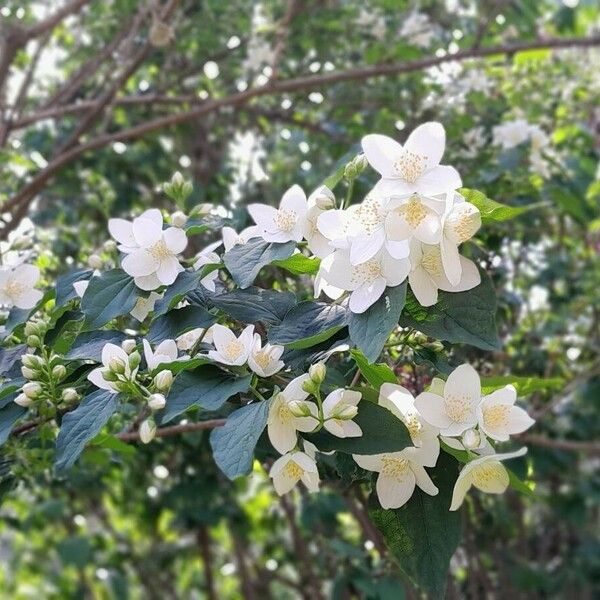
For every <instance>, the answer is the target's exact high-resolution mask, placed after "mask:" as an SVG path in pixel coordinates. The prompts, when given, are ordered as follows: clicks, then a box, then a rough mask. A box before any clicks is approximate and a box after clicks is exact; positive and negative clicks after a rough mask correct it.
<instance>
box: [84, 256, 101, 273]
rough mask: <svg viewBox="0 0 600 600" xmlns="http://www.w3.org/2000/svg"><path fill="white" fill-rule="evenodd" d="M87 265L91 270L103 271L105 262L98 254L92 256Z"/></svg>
mask: <svg viewBox="0 0 600 600" xmlns="http://www.w3.org/2000/svg"><path fill="white" fill-rule="evenodd" d="M87 263H88V267H90V268H91V269H101V268H102V267H103V266H104V261H103V260H102V259H101V258H100V257H99V256H98V255H97V254H90V256H89V257H88V261H87Z"/></svg>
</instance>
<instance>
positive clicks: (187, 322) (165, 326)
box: [147, 306, 217, 344]
mask: <svg viewBox="0 0 600 600" xmlns="http://www.w3.org/2000/svg"><path fill="white" fill-rule="evenodd" d="M216 320H217V317H215V315H212V314H210V313H209V312H208V311H207V310H206V309H205V308H202V307H201V306H184V307H183V308H180V309H178V310H171V311H169V312H168V313H167V314H165V315H162V316H161V317H159V318H158V319H156V320H155V321H154V322H153V323H152V325H150V329H149V331H148V335H147V337H148V340H150V341H151V342H152V343H153V344H156V343H158V342H162V341H163V340H167V339H175V338H176V337H178V336H180V335H181V334H183V333H185V332H186V331H190V330H192V329H196V328H197V327H203V328H204V329H206V328H207V327H210V326H211V325H212V324H213V323H215V321H216Z"/></svg>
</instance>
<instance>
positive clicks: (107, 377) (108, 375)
mask: <svg viewBox="0 0 600 600" xmlns="http://www.w3.org/2000/svg"><path fill="white" fill-rule="evenodd" d="M100 374H101V375H102V379H104V381H108V382H109V383H112V382H114V381H119V377H118V376H117V374H116V373H115V372H113V371H111V370H110V369H102V371H100Z"/></svg>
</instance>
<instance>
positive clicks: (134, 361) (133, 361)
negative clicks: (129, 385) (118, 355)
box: [129, 350, 142, 371]
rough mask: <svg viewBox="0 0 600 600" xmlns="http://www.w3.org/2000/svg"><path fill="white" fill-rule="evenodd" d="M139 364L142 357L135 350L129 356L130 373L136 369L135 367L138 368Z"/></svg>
mask: <svg viewBox="0 0 600 600" xmlns="http://www.w3.org/2000/svg"><path fill="white" fill-rule="evenodd" d="M141 362H142V357H141V355H140V353H139V352H138V351H137V350H136V351H135V352H132V353H131V354H130V355H129V368H130V369H131V370H132V371H133V369H136V368H137V367H139V366H140V363H141Z"/></svg>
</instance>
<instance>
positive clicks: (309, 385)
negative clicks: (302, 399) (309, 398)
mask: <svg viewBox="0 0 600 600" xmlns="http://www.w3.org/2000/svg"><path fill="white" fill-rule="evenodd" d="M302 389H303V390H304V391H305V392H307V393H308V394H314V393H315V392H316V391H317V390H318V389H319V386H318V384H316V383H315V382H314V381H313V380H312V379H307V380H306V381H305V382H304V383H303V384H302Z"/></svg>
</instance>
